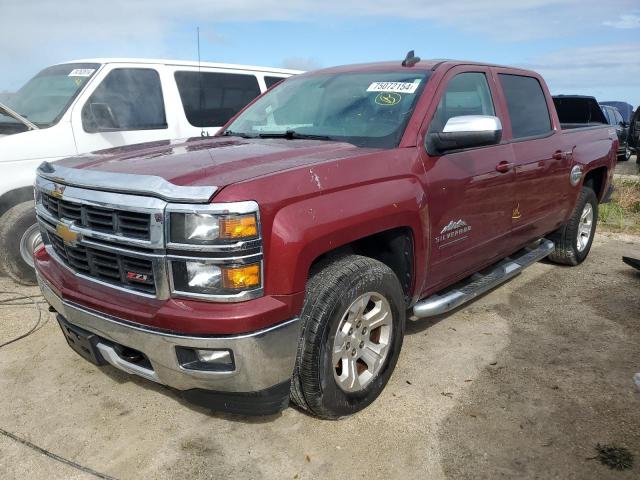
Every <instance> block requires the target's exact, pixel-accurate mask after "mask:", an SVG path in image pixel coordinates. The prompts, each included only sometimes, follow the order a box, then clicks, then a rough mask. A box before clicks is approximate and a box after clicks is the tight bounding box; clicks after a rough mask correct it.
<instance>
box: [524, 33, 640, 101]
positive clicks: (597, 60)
mask: <svg viewBox="0 0 640 480" xmlns="http://www.w3.org/2000/svg"><path fill="white" fill-rule="evenodd" d="M638 52H640V43H639V42H636V43H623V44H612V45H601V46H592V47H581V48H571V49H562V50H557V51H555V52H551V53H548V54H545V55H541V56H538V57H536V58H533V59H532V60H531V61H530V62H527V63H526V64H523V65H522V66H523V67H525V68H530V69H532V70H535V71H537V72H539V73H540V74H541V75H542V76H543V77H544V79H545V80H546V82H547V83H548V85H549V88H550V89H551V91H552V93H554V94H560V93H564V94H585V95H594V96H596V97H597V98H599V100H603V101H604V100H625V101H628V102H629V103H632V104H633V105H638V104H640V88H638V85H640V57H639V56H638ZM611 92H616V94H617V95H623V96H624V97H625V98H602V96H603V95H605V96H609V95H612V93H611Z"/></svg>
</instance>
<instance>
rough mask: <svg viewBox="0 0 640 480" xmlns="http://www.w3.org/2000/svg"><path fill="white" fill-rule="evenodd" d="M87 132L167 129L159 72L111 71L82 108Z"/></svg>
mask: <svg viewBox="0 0 640 480" xmlns="http://www.w3.org/2000/svg"><path fill="white" fill-rule="evenodd" d="M82 126H83V128H84V129H85V130H86V131H87V132H100V131H112V130H151V129H162V128H167V120H166V117H165V111H164V99H163V97H162V85H161V83H160V76H159V75H158V72H157V71H156V70H154V69H150V68H118V69H115V70H112V71H111V72H109V74H108V75H107V76H106V77H105V79H104V80H103V81H102V83H101V84H100V85H98V88H96V89H95V91H94V92H93V93H92V94H91V96H90V97H89V100H87V103H85V105H84V107H83V108H82Z"/></svg>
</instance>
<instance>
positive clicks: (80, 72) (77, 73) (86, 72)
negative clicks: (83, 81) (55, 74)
mask: <svg viewBox="0 0 640 480" xmlns="http://www.w3.org/2000/svg"><path fill="white" fill-rule="evenodd" d="M95 71H96V69H95V68H74V69H73V70H71V72H69V75H68V76H69V77H90V76H91V74H92V73H93V72H95Z"/></svg>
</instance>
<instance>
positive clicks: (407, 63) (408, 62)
mask: <svg viewBox="0 0 640 480" xmlns="http://www.w3.org/2000/svg"><path fill="white" fill-rule="evenodd" d="M419 61H420V57H416V55H415V53H414V51H413V50H409V52H408V53H407V56H406V57H405V58H404V60H403V61H402V66H403V67H413V66H414V65H415V64H416V63H418V62H419Z"/></svg>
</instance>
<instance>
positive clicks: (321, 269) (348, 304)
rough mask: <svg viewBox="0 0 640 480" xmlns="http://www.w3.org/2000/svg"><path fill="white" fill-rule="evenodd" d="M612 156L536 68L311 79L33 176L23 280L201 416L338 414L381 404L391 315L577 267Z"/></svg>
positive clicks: (610, 147)
mask: <svg viewBox="0 0 640 480" xmlns="http://www.w3.org/2000/svg"><path fill="white" fill-rule="evenodd" d="M616 150H617V138H616V133H615V131H614V130H613V129H612V128H610V127H607V126H586V127H583V128H572V129H567V130H563V128H562V126H561V125H560V124H559V122H558V117H557V114H556V111H555V109H554V104H553V101H552V98H551V96H550V95H549V92H548V90H547V87H546V86H545V83H544V81H543V80H542V78H541V77H540V76H539V75H537V74H536V73H534V72H531V71H527V70H521V69H516V68H508V67H501V66H496V65H486V64H479V63H470V62H459V61H435V60H434V61H419V59H418V58H417V57H412V56H408V57H407V59H405V61H404V62H400V61H398V62H387V63H372V64H366V65H355V66H346V67H337V68H330V69H325V70H320V71H316V72H311V73H307V74H304V75H299V76H296V77H292V78H289V79H287V80H285V81H283V82H281V83H280V84H278V85H276V86H275V87H273V88H272V89H271V90H269V91H268V92H266V93H265V94H264V95H262V96H261V97H258V99H256V100H255V101H254V102H253V103H252V104H251V105H249V106H248V107H247V108H246V109H245V110H243V111H242V112H240V113H239V114H238V115H237V116H236V117H235V118H233V119H232V120H231V121H230V122H229V123H228V124H227V126H226V127H225V128H224V129H223V130H222V132H221V133H220V134H219V135H217V136H216V137H214V138H194V139H189V140H186V141H163V142H154V143H148V144H142V145H137V146H133V147H123V148H117V149H112V150H108V151H102V152H97V153H94V154H90V155H84V156H80V157H74V158H70V159H66V160H63V161H60V162H57V163H55V164H51V163H44V164H42V165H41V166H40V167H39V170H38V176H37V181H36V210H37V217H38V221H39V224H40V227H41V231H42V235H43V239H44V248H42V249H40V250H38V251H37V252H36V254H35V265H36V269H37V275H38V280H39V283H40V287H41V289H42V292H43V294H44V296H45V298H46V299H47V301H48V302H49V303H50V305H51V309H52V310H54V311H56V312H58V316H57V318H58V321H59V323H60V326H61V327H62V331H63V332H64V335H65V337H66V339H67V341H68V343H69V345H70V346H71V347H72V348H73V349H74V350H75V351H76V352H78V353H79V354H80V355H81V356H83V357H85V358H86V359H88V360H90V361H92V362H94V363H96V364H99V365H102V364H107V363H108V364H111V365H113V366H115V367H116V368H119V369H121V370H124V371H126V372H130V373H132V374H136V375H139V376H142V377H144V378H147V379H149V380H152V381H155V382H158V383H161V384H164V385H167V386H170V387H172V388H174V389H177V390H179V391H182V394H183V395H184V396H186V397H187V398H188V399H190V400H192V401H194V402H200V403H205V404H206V405H209V406H210V407H211V408H213V409H223V410H226V411H230V412H235V413H247V414H269V413H273V412H277V411H279V410H281V409H283V408H285V407H286V406H287V405H288V404H289V399H290V398H291V399H292V400H293V402H295V403H296V404H297V405H298V406H300V407H301V408H303V409H305V410H308V411H309V412H311V413H312V414H314V415H317V416H319V417H322V418H337V417H341V416H345V415H349V414H352V413H354V412H356V411H358V410H361V409H362V408H364V407H366V406H367V405H369V404H370V403H371V402H372V401H373V400H374V399H375V398H376V397H377V396H378V395H379V394H380V393H381V391H382V390H383V388H384V386H385V385H386V383H387V381H388V380H389V377H390V376H391V373H392V371H393V370H394V367H395V365H396V362H397V360H398V356H399V354H400V349H401V346H402V341H403V335H404V331H405V322H406V321H407V320H409V319H416V318H422V317H428V316H433V315H440V314H442V313H444V312H446V311H448V310H451V309H454V308H456V307H458V306H460V305H462V304H463V303H464V302H466V301H468V300H470V299H472V298H474V297H476V296H478V295H480V294H482V293H483V292H486V291H487V290H489V289H490V288H492V287H494V286H496V285H498V284H499V283H501V282H503V281H505V280H507V279H509V278H511V277H513V276H514V275H516V274H517V273H519V272H520V271H521V270H522V269H523V268H525V267H526V266H527V265H529V264H531V263H533V262H536V261H538V260H540V259H542V258H544V257H548V258H549V259H550V260H551V261H553V262H556V263H561V264H566V265H577V264H579V263H580V262H582V261H583V260H584V259H585V257H586V256H587V254H588V253H589V249H590V247H591V243H592V241H593V237H594V234H595V229H596V222H597V219H598V204H599V203H600V202H602V201H603V200H605V199H606V196H607V194H608V192H609V190H610V181H611V177H612V174H613V167H614V164H615V161H616ZM587 281H588V280H587Z"/></svg>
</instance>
